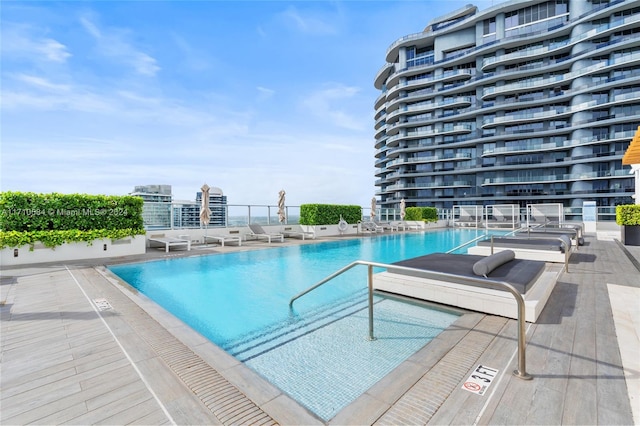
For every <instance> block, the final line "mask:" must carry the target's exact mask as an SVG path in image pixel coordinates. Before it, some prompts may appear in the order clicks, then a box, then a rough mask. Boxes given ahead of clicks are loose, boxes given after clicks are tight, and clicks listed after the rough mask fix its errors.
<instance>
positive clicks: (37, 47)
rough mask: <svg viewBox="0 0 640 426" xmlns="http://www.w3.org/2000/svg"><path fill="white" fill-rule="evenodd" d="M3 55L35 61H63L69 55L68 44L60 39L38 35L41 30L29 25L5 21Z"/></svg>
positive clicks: (2, 44)
mask: <svg viewBox="0 0 640 426" xmlns="http://www.w3.org/2000/svg"><path fill="white" fill-rule="evenodd" d="M2 25H3V29H2V43H1V44H0V46H1V49H2V55H3V56H4V55H8V56H17V57H21V58H26V59H30V60H33V61H49V62H57V63H63V62H65V61H66V60H67V59H68V58H69V57H71V53H70V52H69V50H68V48H67V46H65V45H64V44H62V43H60V42H59V41H57V40H55V39H53V38H50V37H42V36H40V35H37V33H39V32H40V31H39V30H36V29H35V28H32V27H31V26H28V25H16V24H13V23H11V22H3V23H2Z"/></svg>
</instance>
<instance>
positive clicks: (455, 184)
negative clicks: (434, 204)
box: [386, 180, 475, 191]
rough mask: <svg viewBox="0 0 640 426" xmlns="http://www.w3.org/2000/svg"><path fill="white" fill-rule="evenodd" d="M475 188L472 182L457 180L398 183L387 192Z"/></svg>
mask: <svg viewBox="0 0 640 426" xmlns="http://www.w3.org/2000/svg"><path fill="white" fill-rule="evenodd" d="M471 186H475V183H473V182H471V181H470V180H456V181H453V182H443V181H436V182H430V183H397V184H395V185H391V186H388V187H387V188H386V189H387V191H400V190H406V189H438V188H443V189H444V188H469V187H471Z"/></svg>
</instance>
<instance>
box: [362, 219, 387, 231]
mask: <svg viewBox="0 0 640 426" xmlns="http://www.w3.org/2000/svg"><path fill="white" fill-rule="evenodd" d="M360 229H362V231H363V232H372V233H376V232H384V228H383V227H382V226H380V225H378V224H377V223H375V222H371V221H367V222H361V223H360Z"/></svg>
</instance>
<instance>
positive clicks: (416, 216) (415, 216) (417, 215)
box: [404, 207, 422, 220]
mask: <svg viewBox="0 0 640 426" xmlns="http://www.w3.org/2000/svg"><path fill="white" fill-rule="evenodd" d="M404 220H422V207H407V208H406V209H405V215H404Z"/></svg>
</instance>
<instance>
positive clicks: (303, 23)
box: [281, 6, 338, 35]
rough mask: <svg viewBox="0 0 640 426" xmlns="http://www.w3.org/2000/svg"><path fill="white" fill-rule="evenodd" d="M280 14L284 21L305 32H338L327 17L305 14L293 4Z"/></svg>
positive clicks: (314, 33) (315, 33) (321, 33)
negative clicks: (325, 18)
mask: <svg viewBox="0 0 640 426" xmlns="http://www.w3.org/2000/svg"><path fill="white" fill-rule="evenodd" d="M281 16H282V18H283V19H284V20H285V22H286V23H288V24H289V25H290V26H293V27H294V28H295V29H296V30H298V31H300V32H302V33H305V34H311V35H333V34H337V33H338V29H337V28H336V27H335V25H334V24H333V23H332V22H331V21H329V20H328V19H327V20H324V19H322V18H320V17H318V15H317V14H314V15H305V14H304V13H303V12H301V11H300V10H298V8H296V7H295V6H289V7H288V8H287V9H286V10H285V11H284V12H282V15H281Z"/></svg>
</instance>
